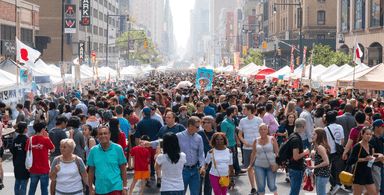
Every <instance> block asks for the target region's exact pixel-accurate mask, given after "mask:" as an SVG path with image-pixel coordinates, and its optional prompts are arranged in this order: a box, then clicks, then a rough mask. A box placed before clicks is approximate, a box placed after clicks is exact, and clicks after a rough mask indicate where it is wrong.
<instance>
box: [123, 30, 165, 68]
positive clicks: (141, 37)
mask: <svg viewBox="0 0 384 195" xmlns="http://www.w3.org/2000/svg"><path fill="white" fill-rule="evenodd" d="M128 37H129V40H135V43H134V47H135V51H134V52H128V50H129V48H128ZM145 41H146V42H147V48H144V42H145ZM116 46H117V47H118V48H119V49H120V51H122V52H123V54H122V55H123V56H124V57H125V58H127V59H128V53H129V59H134V60H136V61H137V62H138V63H141V64H150V63H152V62H157V61H158V59H157V57H158V55H159V54H158V53H157V52H156V50H155V47H154V46H153V45H152V41H149V39H148V37H147V35H146V34H145V33H144V31H127V32H125V33H124V34H122V36H121V37H118V38H117V39H116Z"/></svg>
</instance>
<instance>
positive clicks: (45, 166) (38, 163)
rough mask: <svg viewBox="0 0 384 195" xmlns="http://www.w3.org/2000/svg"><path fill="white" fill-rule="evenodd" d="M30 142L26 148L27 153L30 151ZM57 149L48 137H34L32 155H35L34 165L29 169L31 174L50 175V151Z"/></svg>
mask: <svg viewBox="0 0 384 195" xmlns="http://www.w3.org/2000/svg"><path fill="white" fill-rule="evenodd" d="M29 140H31V137H30V138H28V140H27V144H26V146H25V151H28V146H29ZM53 148H55V146H54V145H53V143H52V142H51V140H50V139H49V138H48V137H43V136H33V137H32V154H33V164H32V167H31V168H30V169H29V172H30V173H34V174H47V173H49V169H50V167H49V159H48V150H52V149H53Z"/></svg>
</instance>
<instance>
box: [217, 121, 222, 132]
mask: <svg viewBox="0 0 384 195" xmlns="http://www.w3.org/2000/svg"><path fill="white" fill-rule="evenodd" d="M223 121H224V120H223ZM223 121H221V122H220V123H219V124H217V129H216V131H217V132H221V123H222V122H223Z"/></svg>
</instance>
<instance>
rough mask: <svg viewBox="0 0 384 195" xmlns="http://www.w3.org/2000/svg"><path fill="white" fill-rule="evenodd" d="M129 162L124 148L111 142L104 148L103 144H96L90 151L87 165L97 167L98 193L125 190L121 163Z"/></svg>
mask: <svg viewBox="0 0 384 195" xmlns="http://www.w3.org/2000/svg"><path fill="white" fill-rule="evenodd" d="M125 163H127V159H126V158H125V156H124V152H123V148H121V146H120V145H117V144H115V143H113V142H111V145H110V146H109V148H108V149H106V150H104V149H103V148H102V147H101V144H98V145H96V146H94V147H93V148H92V149H91V152H90V153H89V156H88V159H87V165H88V166H90V167H94V168H95V177H96V178H97V179H96V183H95V188H96V194H108V193H110V192H113V191H118V190H119V191H120V190H123V180H122V179H121V170H120V165H122V164H125Z"/></svg>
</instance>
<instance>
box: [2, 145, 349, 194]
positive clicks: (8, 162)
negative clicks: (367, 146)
mask: <svg viewBox="0 0 384 195" xmlns="http://www.w3.org/2000/svg"><path fill="white" fill-rule="evenodd" d="M239 155H241V152H239ZM239 157H240V156H239ZM3 168H4V172H5V174H4V177H5V181H4V185H5V188H4V189H3V190H1V191H0V192H1V193H0V194H5V195H10V194H14V193H13V186H14V183H15V178H14V175H13V165H12V154H11V153H10V152H9V151H8V150H6V152H5V154H4V159H3ZM242 168H243V169H245V167H242ZM133 176H134V172H133V171H132V172H128V186H130V185H131V182H132V179H133ZM152 183H153V184H152V187H150V188H146V189H145V192H144V194H160V188H157V187H156V185H155V184H154V181H153V182H152ZM276 184H277V192H278V194H288V193H289V190H290V185H289V183H287V182H285V173H283V172H281V171H280V170H279V171H278V173H277V179H276ZM140 187H141V182H140V181H139V182H138V183H137V184H136V186H135V190H134V191H133V192H134V193H133V194H139V190H140ZM329 188H330V184H329V183H328V185H327V191H329ZM27 189H29V186H28V188H27ZM250 191H251V186H250V184H249V180H248V176H247V174H246V173H245V174H240V175H239V176H237V177H236V186H235V189H234V190H233V191H229V192H228V194H231V195H245V194H249V192H250ZM266 192H267V193H266V195H271V194H272V193H271V192H270V191H269V189H266ZM36 194H40V185H39V186H38V190H37V191H36ZM187 194H189V193H187ZM337 194H338V195H339V194H340V195H347V194H352V191H346V190H345V189H344V188H343V187H342V188H340V190H339V191H338V192H337ZM300 195H316V189H315V190H314V191H312V192H308V191H304V190H302V191H301V192H300Z"/></svg>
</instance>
